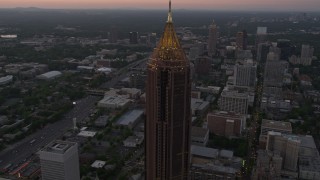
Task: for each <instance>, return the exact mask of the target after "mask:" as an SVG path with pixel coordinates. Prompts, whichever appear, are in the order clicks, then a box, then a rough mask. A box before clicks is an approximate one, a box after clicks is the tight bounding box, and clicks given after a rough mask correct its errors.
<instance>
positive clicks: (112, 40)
mask: <svg viewBox="0 0 320 180" xmlns="http://www.w3.org/2000/svg"><path fill="white" fill-rule="evenodd" d="M109 41H110V43H117V41H118V29H117V27H115V26H112V27H111V30H110V33H109Z"/></svg>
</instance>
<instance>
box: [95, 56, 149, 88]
mask: <svg viewBox="0 0 320 180" xmlns="http://www.w3.org/2000/svg"><path fill="white" fill-rule="evenodd" d="M147 59H148V58H144V59H141V60H138V61H136V62H134V63H131V64H129V65H127V66H126V67H123V68H121V69H119V70H118V71H117V73H116V76H115V77H114V78H112V80H110V81H108V82H106V83H104V84H102V85H101V86H100V88H102V89H108V88H112V87H114V86H115V85H116V84H117V83H118V82H119V81H121V80H122V79H124V78H126V77H128V76H129V75H130V73H131V72H130V69H131V68H134V67H140V66H142V65H143V63H145V62H146V60H147Z"/></svg>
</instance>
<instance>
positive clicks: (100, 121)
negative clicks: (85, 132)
mask: <svg viewBox="0 0 320 180" xmlns="http://www.w3.org/2000/svg"><path fill="white" fill-rule="evenodd" d="M109 120H110V119H109V116H100V117H98V118H97V119H96V120H95V121H94V125H95V126H96V127H105V126H106V125H107V124H108V122H109Z"/></svg>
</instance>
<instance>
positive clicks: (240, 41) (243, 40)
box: [236, 30, 248, 50]
mask: <svg viewBox="0 0 320 180" xmlns="http://www.w3.org/2000/svg"><path fill="white" fill-rule="evenodd" d="M236 45H237V48H238V49H240V50H246V49H247V45H248V33H247V31H246V30H243V31H240V32H238V33H237V36H236Z"/></svg>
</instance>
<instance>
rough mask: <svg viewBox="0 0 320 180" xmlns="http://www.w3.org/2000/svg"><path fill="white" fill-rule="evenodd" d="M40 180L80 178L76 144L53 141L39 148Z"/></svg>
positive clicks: (77, 179)
mask: <svg viewBox="0 0 320 180" xmlns="http://www.w3.org/2000/svg"><path fill="white" fill-rule="evenodd" d="M40 164H41V174H42V180H71V179H72V180H80V170H79V155H78V145H77V143H74V142H67V141H58V140H57V141H53V142H51V143H49V144H48V145H47V146H46V147H44V148H43V149H42V150H40Z"/></svg>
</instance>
